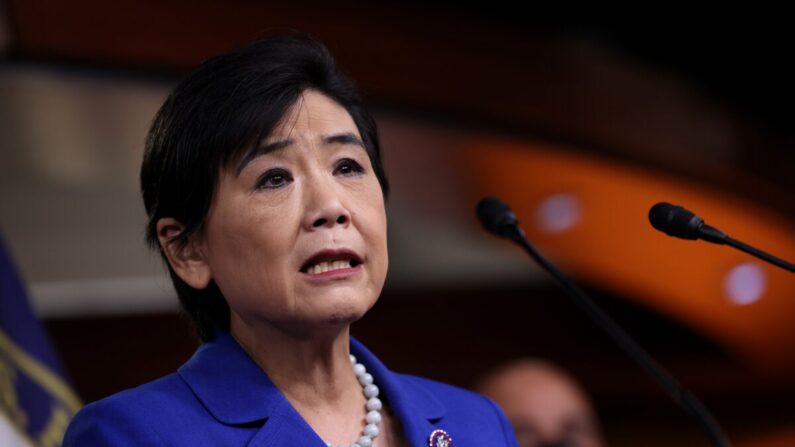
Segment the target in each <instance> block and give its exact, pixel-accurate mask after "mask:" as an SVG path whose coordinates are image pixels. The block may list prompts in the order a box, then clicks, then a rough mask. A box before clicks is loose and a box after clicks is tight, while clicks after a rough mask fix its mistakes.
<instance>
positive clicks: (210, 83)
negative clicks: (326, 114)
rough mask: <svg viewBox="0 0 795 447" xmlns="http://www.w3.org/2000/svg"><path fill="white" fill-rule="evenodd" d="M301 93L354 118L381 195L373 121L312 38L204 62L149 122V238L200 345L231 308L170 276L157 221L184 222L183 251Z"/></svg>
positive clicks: (224, 326)
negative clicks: (314, 94)
mask: <svg viewBox="0 0 795 447" xmlns="http://www.w3.org/2000/svg"><path fill="white" fill-rule="evenodd" d="M307 89H314V90H317V91H319V92H321V93H323V94H325V95H327V96H328V97H330V98H331V99H333V100H334V101H336V102H337V103H339V104H340V105H341V106H343V107H344V108H345V110H347V112H348V113H349V114H350V115H351V117H352V118H353V121H354V123H355V124H356V127H357V128H358V130H359V133H360V134H361V137H362V141H363V142H364V145H365V149H366V150H367V155H368V156H369V158H370V162H371V164H372V166H373V172H374V173H375V175H376V177H377V178H378V181H379V183H380V184H381V189H382V191H383V194H384V196H385V197H386V195H387V193H388V190H389V187H388V184H387V180H386V177H385V176H384V171H383V167H382V164H381V155H380V147H379V142H378V132H377V129H376V125H375V121H374V120H373V118H372V117H371V116H370V114H369V113H368V112H367V111H366V110H365V109H364V107H363V105H362V100H361V97H360V96H359V94H358V93H357V92H356V89H355V88H354V85H353V83H352V82H351V81H350V80H349V79H348V78H346V77H345V76H344V75H343V74H342V73H341V72H340V70H339V68H338V67H337V65H336V63H335V62H334V59H333V58H332V56H331V54H330V53H329V51H328V49H327V48H326V47H325V46H324V45H323V44H322V43H320V42H318V41H316V40H314V39H312V38H310V37H306V36H294V35H291V36H278V37H271V38H267V39H262V40H258V41H254V42H251V43H249V44H247V45H245V46H243V47H241V48H238V49H236V50H233V51H231V52H229V53H226V54H222V55H220V56H216V57H214V58H212V59H209V60H207V61H206V62H204V63H203V64H201V65H200V66H199V67H198V68H197V69H196V70H194V71H193V72H192V73H190V74H189V75H188V76H187V77H186V78H185V79H184V80H182V82H180V83H179V84H178V85H177V87H176V88H175V89H174V91H173V92H172V93H171V95H170V96H169V97H168V98H167V99H166V101H165V103H164V104H163V105H162V107H161V108H160V110H159V111H158V112H157V115H156V116H155V118H154V121H153V122H152V127H151V128H150V130H149V135H148V136H147V139H146V149H145V152H144V158H143V163H142V165H141V193H142V195H143V200H144V206H145V207H146V213H147V215H148V222H147V226H146V239H147V242H148V243H149V245H150V246H151V247H152V248H153V249H154V248H155V247H156V248H157V249H159V250H160V254H161V256H162V257H163V259H164V261H165V263H166V265H167V266H168V269H169V273H170V275H171V280H172V281H173V283H174V288H175V289H176V292H177V296H178V297H179V301H180V304H181V306H182V308H183V310H184V311H185V313H186V314H187V315H188V317H189V318H190V319H191V321H192V322H193V325H194V327H195V329H196V331H197V334H198V336H199V338H200V339H201V340H202V341H208V340H211V339H212V338H213V333H214V331H215V330H216V329H221V330H225V331H228V330H229V319H230V311H229V306H228V304H227V302H226V300H225V298H224V296H223V294H222V293H221V291H220V290H219V288H218V286H217V285H216V284H215V282H214V281H210V284H209V285H208V286H207V287H206V288H204V289H201V290H199V289H194V288H193V287H191V286H189V285H188V284H187V283H185V282H184V281H182V279H181V278H180V277H179V276H178V275H177V274H176V273H175V271H174V269H173V268H172V267H171V265H170V264H169V263H168V260H167V259H166V257H165V253H164V250H163V247H161V246H160V244H159V242H158V235H157V222H158V220H160V219H161V218H164V217H170V218H173V219H176V220H177V221H178V222H180V223H181V224H182V225H183V226H184V229H183V231H181V232H180V233H179V234H177V235H176V236H175V237H174V238H172V239H171V241H169V242H168V243H174V244H182V245H183V246H184V244H186V243H187V241H188V238H189V237H190V236H191V235H193V234H195V233H197V232H200V231H201V230H202V226H203V224H204V221H205V218H206V217H207V213H208V211H209V209H210V204H211V203H212V200H213V196H214V194H215V191H216V188H217V184H218V178H219V174H220V171H221V169H224V168H226V167H228V166H230V163H232V162H234V161H235V160H237V159H239V157H241V156H242V155H243V154H244V153H246V152H247V151H248V150H250V149H251V148H252V147H253V145H256V144H258V143H259V142H260V141H261V140H262V139H263V138H265V137H267V136H268V135H269V134H270V133H271V132H272V131H273V129H274V127H275V126H276V125H277V124H278V123H279V122H280V120H281V119H282V117H283V116H284V115H285V113H286V112H287V111H288V110H289V108H290V107H291V106H292V105H293V104H294V103H295V102H296V101H297V100H298V98H299V97H300V96H301V93H302V92H304V91H305V90H307Z"/></svg>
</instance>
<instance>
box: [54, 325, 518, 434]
mask: <svg viewBox="0 0 795 447" xmlns="http://www.w3.org/2000/svg"><path fill="white" fill-rule="evenodd" d="M351 352H352V353H353V355H355V356H356V358H357V359H359V361H360V362H362V363H363V364H364V365H365V366H366V367H367V370H368V371H369V372H370V373H371V374H372V375H373V377H374V378H375V382H376V384H377V385H378V387H379V388H380V389H381V395H382V397H383V398H384V400H385V401H386V402H387V403H388V405H389V407H390V409H391V410H392V412H393V414H394V415H395V416H397V418H398V419H399V420H400V424H401V426H402V428H403V432H404V435H405V437H406V439H407V440H408V443H409V445H411V446H412V447H427V446H428V445H429V436H430V435H431V433H432V432H433V431H434V430H436V429H443V430H445V431H446V432H447V433H448V434H449V435H450V437H451V438H452V441H453V442H452V447H492V446H494V447H502V446H510V447H516V446H517V444H516V440H515V438H514V434H513V431H512V429H511V427H510V426H509V424H508V421H507V420H506V418H505V416H504V415H503V414H502V412H501V411H500V410H499V409H498V408H497V406H496V405H495V404H494V403H493V402H491V401H490V400H488V399H487V398H485V397H483V396H480V395H478V394H475V393H472V392H469V391H465V390H462V389H460V388H456V387H452V386H449V385H445V384H442V383H438V382H434V381H431V380H427V379H422V378H419V377H413V376H408V375H403V374H397V373H394V372H392V371H390V370H388V369H387V368H386V367H385V366H384V365H383V364H382V363H381V362H380V361H379V360H378V359H377V358H376V357H375V356H374V355H373V354H372V353H370V352H369V351H368V350H367V349H366V348H365V347H364V346H363V345H362V344H361V343H359V342H358V341H356V340H355V339H351ZM351 438H352V439H351V442H353V441H354V439H353V438H354V436H353V435H352V436H351ZM86 446H91V447H95V446H97V447H99V446H136V447H140V446H191V447H196V446H251V447H265V446H271V447H275V446H290V447H293V446H298V447H303V446H306V447H325V443H324V442H323V441H322V440H321V439H320V437H318V435H317V434H316V433H315V432H314V431H313V430H312V428H311V427H310V426H309V425H308V424H307V423H306V421H305V420H304V419H303V418H302V417H301V415H300V414H298V412H297V411H296V410H295V409H294V408H293V407H292V405H290V403H289V402H288V401H287V399H286V398H285V397H284V395H283V394H282V393H281V392H280V391H279V390H278V389H277V388H276V387H275V386H274V385H273V383H272V382H271V381H270V380H269V379H268V377H267V376H266V375H265V374H263V373H262V370H261V369H260V368H259V367H258V366H257V365H256V364H255V363H254V361H253V360H252V359H251V358H250V357H249V356H248V354H247V353H246V352H245V351H244V350H243V349H242V348H241V347H240V346H239V345H238V344H237V342H236V341H235V340H234V339H233V338H232V337H231V336H229V335H228V334H218V335H217V337H216V339H215V340H213V341H211V342H208V343H204V344H203V345H201V346H200V347H199V349H198V350H197V351H196V353H195V354H194V355H193V357H192V358H191V359H190V360H189V361H188V362H187V363H185V364H184V365H182V367H180V368H179V369H178V370H177V372H176V373H174V374H171V375H168V376H166V377H163V378H161V379H159V380H156V381H154V382H151V383H148V384H145V385H142V386H139V387H137V388H133V389H130V390H127V391H123V392H121V393H118V394H115V395H113V396H110V397H108V398H105V399H102V400H100V401H97V402H94V403H92V404H89V405H87V406H86V407H84V408H83V409H82V410H81V411H80V412H79V413H78V414H77V415H76V416H75V418H74V419H73V420H72V423H71V424H70V425H69V428H68V430H67V432H66V437H65V438H64V442H63V447H86ZM434 447H435V446H434Z"/></svg>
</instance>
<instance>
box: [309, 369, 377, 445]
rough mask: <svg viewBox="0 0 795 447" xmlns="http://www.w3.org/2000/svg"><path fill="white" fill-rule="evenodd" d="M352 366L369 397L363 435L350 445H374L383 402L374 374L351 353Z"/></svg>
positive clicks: (327, 443)
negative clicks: (379, 395)
mask: <svg viewBox="0 0 795 447" xmlns="http://www.w3.org/2000/svg"><path fill="white" fill-rule="evenodd" d="M351 366H352V367H353V373H354V374H356V379H357V380H358V381H359V384H360V385H361V386H362V392H363V393H364V397H366V398H367V405H366V407H367V416H366V417H365V426H364V430H362V436H361V437H359V440H358V441H356V442H354V443H353V444H351V445H350V446H349V447H372V445H373V441H374V440H375V438H376V436H378V434H379V433H380V430H379V428H378V427H379V425H380V424H381V407H382V406H383V405H382V404H381V399H379V398H378V387H377V386H375V384H374V383H373V376H372V374H370V373H368V372H367V368H365V367H364V365H362V364H361V363H359V361H358V360H356V357H354V356H353V355H351ZM324 442H325V443H326V446H328V447H332V445H331V443H330V442H328V441H326V440H324ZM339 447H346V446H339Z"/></svg>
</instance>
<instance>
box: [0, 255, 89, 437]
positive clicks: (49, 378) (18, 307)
mask: <svg viewBox="0 0 795 447" xmlns="http://www.w3.org/2000/svg"><path fill="white" fill-rule="evenodd" d="M80 406H81V404H80V400H79V399H78V398H77V396H76V395H75V393H74V391H72V389H71V387H70V386H69V384H68V383H67V382H66V380H64V374H63V370H62V368H61V366H60V365H59V363H58V360H57V358H56V356H55V355H54V353H53V350H52V348H51V347H50V344H49V341H48V340H47V336H46V334H45V332H44V328H43V327H42V325H41V323H40V322H39V320H38V319H37V318H36V317H35V315H34V314H33V311H32V309H31V307H30V303H29V302H28V297H27V294H26V293H25V288H24V286H23V284H22V281H21V280H20V278H19V276H18V275H17V273H16V270H15V269H14V266H13V264H12V262H11V258H10V257H9V256H8V254H7V253H6V251H5V249H4V247H3V244H2V240H0V445H2V446H25V447H27V446H34V447H57V446H60V445H61V441H62V440H63V435H64V432H65V431H66V426H67V425H68V424H69V420H70V419H71V418H72V416H73V415H74V414H75V412H77V410H78V409H79V408H80Z"/></svg>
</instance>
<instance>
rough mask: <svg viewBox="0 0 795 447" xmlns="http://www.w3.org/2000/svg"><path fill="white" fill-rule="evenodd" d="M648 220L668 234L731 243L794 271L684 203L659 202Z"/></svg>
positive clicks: (690, 238)
mask: <svg viewBox="0 0 795 447" xmlns="http://www.w3.org/2000/svg"><path fill="white" fill-rule="evenodd" d="M649 222H650V223H651V225H652V226H653V227H654V228H655V229H656V230H659V231H662V232H663V233H665V234H667V235H668V236H671V237H676V238H680V239H689V240H696V239H701V240H703V241H707V242H712V243H713V244H718V245H728V246H730V247H733V248H736V249H738V250H740V251H744V252H745V253H748V254H749V255H751V256H756V257H757V258H759V259H761V260H763V261H765V262H769V263H770V264H773V265H775V266H776V267H781V268H783V269H784V270H789V271H790V272H793V273H795V265H794V264H791V263H789V262H787V261H785V260H783V259H780V258H777V257H775V256H773V255H771V254H769V253H765V252H764V251H762V250H760V249H758V248H756V247H752V246H750V245H748V244H745V243H743V242H740V241H738V240H737V239H732V238H731V237H729V235H728V234H726V233H724V232H723V231H720V230H718V229H717V228H715V227H711V226H709V225H707V224H706V223H705V222H704V219H702V218H700V217H698V216H697V215H695V214H694V213H693V212H692V211H690V210H688V209H686V208H684V207H682V206H679V205H672V204H670V203H668V202H659V203H657V204H655V205H654V206H652V207H651V209H650V210H649Z"/></svg>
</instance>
